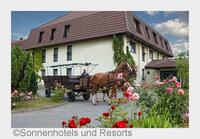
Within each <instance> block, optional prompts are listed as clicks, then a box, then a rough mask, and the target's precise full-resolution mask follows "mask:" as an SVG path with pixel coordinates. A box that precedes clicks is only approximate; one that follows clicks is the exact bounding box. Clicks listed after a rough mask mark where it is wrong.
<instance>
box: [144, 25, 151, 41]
mask: <svg viewBox="0 0 200 139" xmlns="http://www.w3.org/2000/svg"><path fill="white" fill-rule="evenodd" d="M145 29H146V32H147V37H148V39H149V40H151V37H150V34H149V29H148V27H147V26H145Z"/></svg>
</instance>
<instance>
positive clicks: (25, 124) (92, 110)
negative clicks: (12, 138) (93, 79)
mask: <svg viewBox="0 0 200 139" xmlns="http://www.w3.org/2000/svg"><path fill="white" fill-rule="evenodd" d="M98 98H99V100H100V103H99V104H98V105H96V106H93V105H92V101H91V99H90V100H88V101H84V100H83V99H82V97H80V98H77V100H76V101H75V102H68V103H67V104H64V105H61V106H57V107H54V108H49V109H43V110H36V111H29V112H23V113H12V122H11V124H12V128H48V127H51V128H56V127H61V125H60V123H61V121H62V120H67V119H70V118H71V117H72V116H75V115H76V116H80V117H81V116H88V117H90V118H91V119H92V123H91V126H97V125H98V124H99V123H98V121H96V120H95V119H96V118H98V117H99V116H100V115H101V114H102V112H104V111H107V110H108V108H109V106H108V103H107V102H102V94H100V93H99V94H98Z"/></svg>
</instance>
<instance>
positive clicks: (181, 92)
mask: <svg viewBox="0 0 200 139" xmlns="http://www.w3.org/2000/svg"><path fill="white" fill-rule="evenodd" d="M177 93H178V94H179V95H184V94H185V91H184V90H183V89H178V92H177Z"/></svg>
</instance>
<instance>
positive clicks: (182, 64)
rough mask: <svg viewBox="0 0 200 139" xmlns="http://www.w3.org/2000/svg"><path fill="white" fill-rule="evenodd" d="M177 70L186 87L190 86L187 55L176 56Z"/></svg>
mask: <svg viewBox="0 0 200 139" xmlns="http://www.w3.org/2000/svg"><path fill="white" fill-rule="evenodd" d="M175 63H176V71H177V76H178V77H179V78H180V81H181V83H182V84H183V86H184V87H186V88H188V85H189V59H188V58H186V57H185V55H179V56H177V57H176V60H175Z"/></svg>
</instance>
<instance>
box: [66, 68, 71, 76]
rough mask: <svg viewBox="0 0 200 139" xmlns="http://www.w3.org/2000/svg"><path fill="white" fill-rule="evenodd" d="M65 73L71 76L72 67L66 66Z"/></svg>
mask: <svg viewBox="0 0 200 139" xmlns="http://www.w3.org/2000/svg"><path fill="white" fill-rule="evenodd" d="M69 70H70V72H71V73H70V74H69ZM66 75H67V76H72V68H66Z"/></svg>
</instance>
